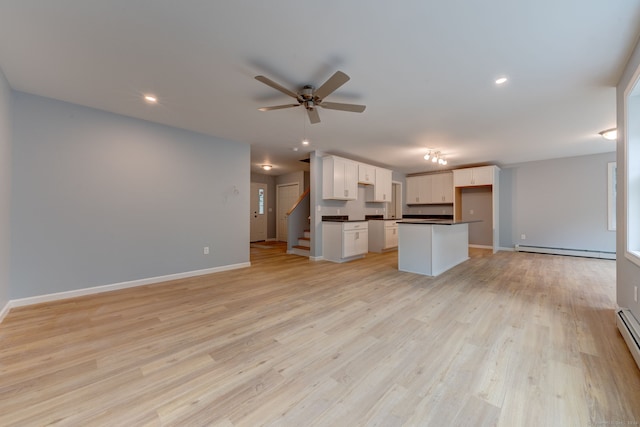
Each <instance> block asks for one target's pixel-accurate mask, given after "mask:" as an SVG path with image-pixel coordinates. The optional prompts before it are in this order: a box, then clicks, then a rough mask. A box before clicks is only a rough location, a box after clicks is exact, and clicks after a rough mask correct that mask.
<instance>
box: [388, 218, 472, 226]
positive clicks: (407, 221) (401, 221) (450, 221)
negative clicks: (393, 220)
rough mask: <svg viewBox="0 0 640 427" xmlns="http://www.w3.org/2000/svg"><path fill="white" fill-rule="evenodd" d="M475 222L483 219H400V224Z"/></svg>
mask: <svg viewBox="0 0 640 427" xmlns="http://www.w3.org/2000/svg"><path fill="white" fill-rule="evenodd" d="M473 222H482V220H473V221H454V220H452V219H403V220H399V221H398V224H422V225H458V224H471V223H473Z"/></svg>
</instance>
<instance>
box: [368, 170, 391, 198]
mask: <svg viewBox="0 0 640 427" xmlns="http://www.w3.org/2000/svg"><path fill="white" fill-rule="evenodd" d="M375 176H376V180H375V181H376V182H375V184H374V186H373V191H367V193H366V194H367V199H366V200H367V202H390V201H391V171H390V170H389V169H383V168H376V170H375Z"/></svg>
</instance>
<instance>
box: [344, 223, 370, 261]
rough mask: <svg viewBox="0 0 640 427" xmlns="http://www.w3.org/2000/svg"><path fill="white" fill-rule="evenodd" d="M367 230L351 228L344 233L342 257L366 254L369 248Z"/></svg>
mask: <svg viewBox="0 0 640 427" xmlns="http://www.w3.org/2000/svg"><path fill="white" fill-rule="evenodd" d="M367 237H368V232H367V230H350V231H344V232H343V233H342V258H348V257H352V256H355V255H362V254H366V253H367V252H368V250H369V239H368V238H367Z"/></svg>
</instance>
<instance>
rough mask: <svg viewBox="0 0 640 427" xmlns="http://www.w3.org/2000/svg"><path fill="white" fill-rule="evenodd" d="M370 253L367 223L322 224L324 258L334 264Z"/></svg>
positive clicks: (326, 222)
mask: <svg viewBox="0 0 640 427" xmlns="http://www.w3.org/2000/svg"><path fill="white" fill-rule="evenodd" d="M368 251H369V226H368V222H367V221H357V222H328V221H325V222H323V223H322V256H323V258H324V259H326V260H328V261H333V262H345V261H351V260H352V259H356V258H362V257H363V256H365V254H366V253H367V252H368Z"/></svg>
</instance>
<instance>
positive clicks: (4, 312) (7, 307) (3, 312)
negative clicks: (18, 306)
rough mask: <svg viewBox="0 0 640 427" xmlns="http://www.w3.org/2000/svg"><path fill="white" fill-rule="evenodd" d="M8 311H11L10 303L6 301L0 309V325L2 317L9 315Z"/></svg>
mask: <svg viewBox="0 0 640 427" xmlns="http://www.w3.org/2000/svg"><path fill="white" fill-rule="evenodd" d="M9 310H11V301H7V303H6V304H5V305H4V307H2V310H0V323H2V320H3V319H4V316H6V315H7V314H9Z"/></svg>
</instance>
